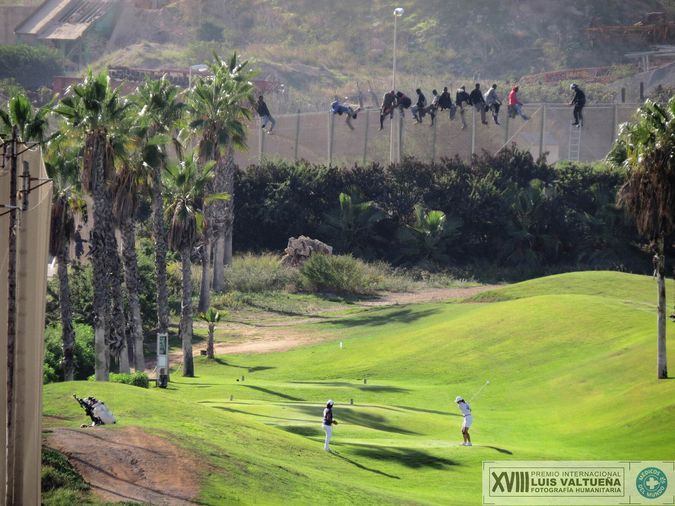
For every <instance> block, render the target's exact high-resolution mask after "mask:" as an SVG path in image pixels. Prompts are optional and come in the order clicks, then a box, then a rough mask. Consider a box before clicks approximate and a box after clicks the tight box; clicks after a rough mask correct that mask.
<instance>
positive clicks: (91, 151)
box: [85, 130, 112, 381]
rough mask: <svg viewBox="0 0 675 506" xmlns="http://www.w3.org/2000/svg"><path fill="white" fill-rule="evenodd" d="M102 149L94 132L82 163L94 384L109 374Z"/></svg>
mask: <svg viewBox="0 0 675 506" xmlns="http://www.w3.org/2000/svg"><path fill="white" fill-rule="evenodd" d="M106 147H107V139H106V136H105V132H104V131H102V130H97V131H95V132H93V133H92V134H91V135H90V136H89V137H88V138H87V141H86V146H85V150H86V151H87V154H88V156H86V157H85V159H88V160H91V161H90V163H91V164H92V166H91V167H90V168H89V171H88V172H89V173H90V176H89V179H90V186H91V188H90V190H91V194H92V198H93V200H94V213H93V214H94V220H93V226H92V231H91V235H90V238H89V241H90V243H89V249H90V252H91V261H92V268H93V276H94V279H93V281H94V300H93V310H94V349H95V353H96V357H95V374H96V381H108V373H109V367H110V365H109V348H108V338H107V335H108V327H107V325H106V324H107V322H108V321H110V317H109V315H110V310H109V308H110V304H109V302H110V298H109V294H110V289H109V282H108V274H107V266H106V263H107V262H106V250H105V234H104V231H103V224H104V222H105V220H106V214H107V215H108V219H109V216H110V214H112V209H111V207H110V201H109V199H106V195H105V193H106V185H105V177H106V166H105V164H106Z"/></svg>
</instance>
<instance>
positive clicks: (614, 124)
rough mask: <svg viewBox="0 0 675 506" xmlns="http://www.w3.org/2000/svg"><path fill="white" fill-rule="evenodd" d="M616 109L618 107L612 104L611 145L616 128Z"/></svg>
mask: <svg viewBox="0 0 675 506" xmlns="http://www.w3.org/2000/svg"><path fill="white" fill-rule="evenodd" d="M618 108H619V106H618V105H616V104H614V106H613V108H612V144H613V143H614V141H615V140H616V127H617V124H616V122H617V119H618V111H617V110H618Z"/></svg>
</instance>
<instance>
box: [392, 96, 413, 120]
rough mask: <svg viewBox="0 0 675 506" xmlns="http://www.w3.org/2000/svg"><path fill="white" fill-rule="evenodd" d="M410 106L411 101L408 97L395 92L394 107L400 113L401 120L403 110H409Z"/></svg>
mask: <svg viewBox="0 0 675 506" xmlns="http://www.w3.org/2000/svg"><path fill="white" fill-rule="evenodd" d="M411 105H412V100H410V97H409V96H408V95H406V94H405V93H403V92H402V91H397V92H396V107H397V109H398V110H399V112H400V113H401V118H404V117H405V112H404V111H405V110H406V109H409V108H410V106H411Z"/></svg>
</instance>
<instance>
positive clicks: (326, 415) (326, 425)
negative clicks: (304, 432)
mask: <svg viewBox="0 0 675 506" xmlns="http://www.w3.org/2000/svg"><path fill="white" fill-rule="evenodd" d="M333 404H334V403H333V401H332V400H329V401H328V402H327V403H326V409H324V410H323V430H324V432H325V433H326V440H325V441H324V443H323V449H324V450H326V451H327V452H329V451H330V447H329V446H328V444H329V443H330V438H331V437H332V436H333V425H337V421H336V420H333Z"/></svg>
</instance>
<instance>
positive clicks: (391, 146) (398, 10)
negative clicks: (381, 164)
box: [389, 7, 404, 163]
mask: <svg viewBox="0 0 675 506" xmlns="http://www.w3.org/2000/svg"><path fill="white" fill-rule="evenodd" d="M403 12H404V11H403V7H397V8H396V9H394V62H393V65H392V71H391V89H392V90H394V93H396V41H397V39H398V37H397V35H398V18H400V17H401V16H403ZM394 144H395V143H394V118H393V117H392V121H391V133H390V135H389V162H390V163H394V160H395V159H397V158H398V157H395V156H394Z"/></svg>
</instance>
